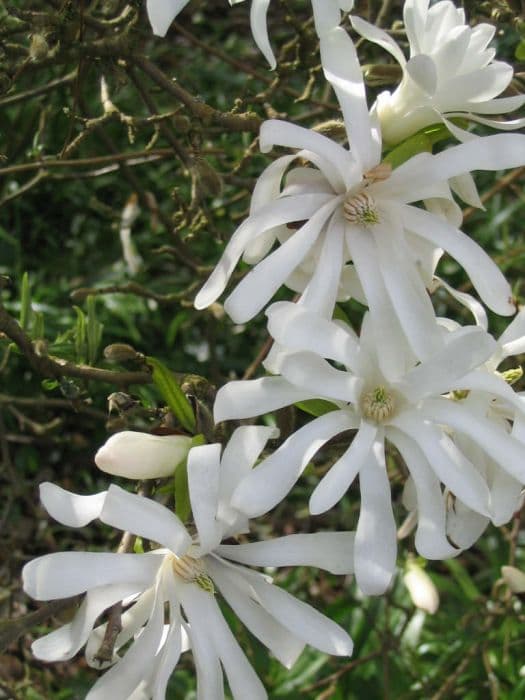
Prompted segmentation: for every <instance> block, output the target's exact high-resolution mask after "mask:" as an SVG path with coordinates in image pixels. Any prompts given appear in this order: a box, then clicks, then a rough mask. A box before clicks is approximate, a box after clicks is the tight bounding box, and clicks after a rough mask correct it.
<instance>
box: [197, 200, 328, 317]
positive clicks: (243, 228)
mask: <svg viewBox="0 0 525 700" xmlns="http://www.w3.org/2000/svg"><path fill="white" fill-rule="evenodd" d="M329 199H330V195H326V194H304V195H297V196H296V197H285V198H280V199H277V200H276V201H274V202H270V203H269V204H267V205H266V206H264V207H261V209H258V210H257V211H256V212H254V213H253V214H252V215H251V216H249V217H248V218H247V219H246V220H245V221H244V222H243V223H242V224H241V225H240V226H239V228H238V229H237V230H236V231H235V233H234V234H233V235H232V237H231V238H230V240H229V241H228V244H227V246H226V248H225V249H224V252H223V254H222V256H221V259H220V260H219V262H218V263H217V265H216V266H215V269H214V270H213V272H212V274H211V275H210V277H209V278H208V281H207V282H206V283H205V284H204V286H203V287H202V289H201V290H200V292H199V293H198V294H197V296H196V297H195V302H194V305H195V308H196V309H205V308H206V307H207V306H209V305H210V304H211V303H213V302H214V301H215V300H216V299H217V298H218V297H219V296H220V295H221V294H222V292H223V291H224V289H225V287H226V284H227V283H228V280H229V278H230V276H231V274H232V272H233V270H234V268H235V265H236V264H237V262H238V260H239V258H240V257H241V255H242V254H243V252H244V250H245V248H246V247H248V245H251V244H252V242H253V241H254V240H256V239H257V237H258V236H260V235H262V234H263V233H264V232H265V231H268V230H269V229H271V228H274V227H275V226H279V225H281V224H286V223H289V222H291V221H302V220H304V219H305V218H306V219H308V218H309V217H310V216H312V215H313V214H314V213H315V212H316V211H317V210H318V209H319V207H322V206H323V204H325V203H326V202H327V201H328V200H329Z"/></svg>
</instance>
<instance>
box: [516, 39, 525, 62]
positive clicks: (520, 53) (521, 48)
mask: <svg viewBox="0 0 525 700" xmlns="http://www.w3.org/2000/svg"><path fill="white" fill-rule="evenodd" d="M514 55H515V56H516V59H517V60H518V61H525V39H522V40H521V41H520V43H519V44H518V45H517V47H516V51H515V52H514Z"/></svg>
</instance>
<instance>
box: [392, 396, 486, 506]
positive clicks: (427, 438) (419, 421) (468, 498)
mask: <svg viewBox="0 0 525 700" xmlns="http://www.w3.org/2000/svg"><path fill="white" fill-rule="evenodd" d="M425 403H426V402H425ZM448 403H450V404H452V401H450V402H447V405H448ZM426 416H427V412H426V411H425V412H424V413H416V412H415V411H410V412H409V411H406V412H405V413H403V414H400V415H398V416H395V417H394V418H392V419H391V420H390V425H392V426H394V427H395V428H399V430H401V432H403V433H405V434H406V435H407V436H408V437H410V438H411V439H412V440H414V442H415V443H416V444H417V446H418V447H419V448H420V449H421V451H422V452H423V454H424V455H425V457H426V459H427V460H428V462H429V464H430V466H431V467H432V469H433V470H434V472H435V473H436V475H437V476H438V478H439V479H440V481H441V482H442V483H443V484H445V486H447V487H448V488H449V489H450V490H451V491H452V493H453V494H454V495H456V496H457V497H458V498H459V499H460V500H462V501H463V502H464V503H466V504H467V505H468V506H469V507H470V508H472V509H473V510H475V511H476V512H478V513H481V514H482V515H487V516H488V514H489V508H488V505H489V498H490V495H489V490H488V487H487V484H486V483H485V481H484V479H483V478H482V477H481V475H480V474H479V472H478V471H477V470H476V468H475V467H474V466H473V465H472V464H471V463H470V462H469V460H468V459H467V458H466V457H465V456H464V455H463V454H462V453H461V452H460V451H459V450H458V448H457V447H456V445H455V444H454V443H453V442H452V440H451V439H450V438H449V437H448V436H447V435H446V434H445V432H444V431H443V430H442V429H441V428H437V427H436V426H435V425H433V424H431V423H430V422H428V421H427V420H423V418H426ZM445 424H448V420H446V421H445Z"/></svg>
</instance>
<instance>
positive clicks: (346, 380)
mask: <svg viewBox="0 0 525 700" xmlns="http://www.w3.org/2000/svg"><path fill="white" fill-rule="evenodd" d="M281 374H282V375H283V377H284V378H285V379H287V380H288V381H289V382H291V383H292V384H295V386H297V387H298V388H300V389H303V388H304V389H306V390H308V391H310V392H311V393H312V394H315V395H316V396H318V397H324V398H328V399H336V400H339V401H346V402H347V403H357V401H358V399H359V395H360V393H361V389H362V387H363V380H362V379H360V378H359V377H354V376H352V374H351V373H350V372H344V371H342V370H340V369H335V367H332V365H330V364H329V363H328V362H327V361H326V360H323V359H322V358H321V357H319V355H315V354H314V353H313V352H294V353H290V354H289V355H286V356H285V357H284V358H283V360H282V362H281Z"/></svg>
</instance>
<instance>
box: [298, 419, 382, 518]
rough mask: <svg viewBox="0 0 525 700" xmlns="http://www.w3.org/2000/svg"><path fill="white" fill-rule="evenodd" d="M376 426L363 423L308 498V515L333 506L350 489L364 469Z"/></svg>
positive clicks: (369, 457) (373, 440)
mask: <svg viewBox="0 0 525 700" xmlns="http://www.w3.org/2000/svg"><path fill="white" fill-rule="evenodd" d="M377 430H378V429H377V426H376V425H372V424H371V423H367V422H366V421H363V422H362V423H361V425H360V426H359V430H358V431H357V434H356V435H355V437H354V439H353V440H352V442H351V444H350V447H349V448H348V449H347V450H346V452H345V453H344V454H343V456H342V457H340V458H339V459H338V460H337V462H335V464H333V465H332V467H330V469H329V471H328V472H327V473H326V474H325V476H324V477H323V478H322V479H321V481H320V482H319V484H318V485H317V487H316V488H315V490H314V492H313V493H312V495H311V497H310V503H309V508H310V513H312V515H319V514H320V513H325V512H326V511H327V510H329V509H330V508H332V507H333V506H335V504H336V503H338V502H339V501H340V500H341V498H342V497H343V496H344V495H345V493H346V492H347V490H348V489H349V488H350V486H351V484H352V483H353V481H354V479H355V478H356V476H357V475H358V474H359V473H360V472H361V469H366V466H367V464H368V461H369V460H370V459H371V458H372V455H371V454H370V452H371V450H372V447H373V445H374V443H375V441H376V438H377Z"/></svg>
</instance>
